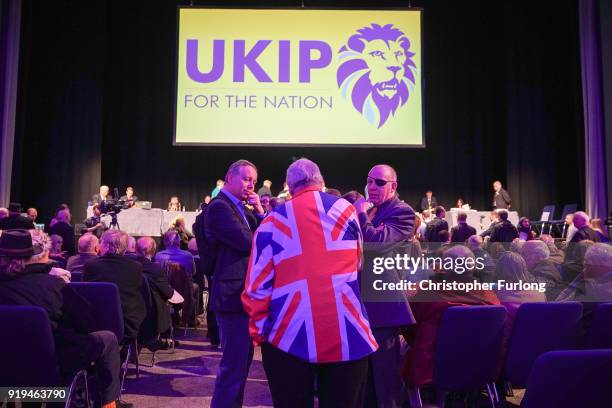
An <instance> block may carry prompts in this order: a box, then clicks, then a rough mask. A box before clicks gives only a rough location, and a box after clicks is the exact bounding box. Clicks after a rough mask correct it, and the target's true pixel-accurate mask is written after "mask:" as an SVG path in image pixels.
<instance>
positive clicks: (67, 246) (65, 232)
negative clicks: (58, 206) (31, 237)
mask: <svg viewBox="0 0 612 408" xmlns="http://www.w3.org/2000/svg"><path fill="white" fill-rule="evenodd" d="M55 219H56V220H57V222H56V223H55V224H54V225H53V226H51V227H49V230H48V231H47V232H48V233H49V235H50V236H53V235H59V236H60V237H62V241H63V243H62V251H64V252H66V254H68V256H72V255H74V254H75V253H76V251H75V244H74V226H72V225H70V219H71V215H70V211H68V210H61V211H59V212H58V213H57V216H56V217H55Z"/></svg>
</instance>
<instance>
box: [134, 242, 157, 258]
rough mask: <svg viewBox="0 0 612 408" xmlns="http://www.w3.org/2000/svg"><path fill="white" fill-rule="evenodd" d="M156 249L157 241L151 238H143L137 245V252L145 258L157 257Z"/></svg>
mask: <svg viewBox="0 0 612 408" xmlns="http://www.w3.org/2000/svg"><path fill="white" fill-rule="evenodd" d="M156 249H157V244H155V240H154V239H153V238H151V237H142V238H140V239H139V240H138V242H137V243H136V251H137V252H138V254H140V255H142V256H144V257H145V258H147V257H150V258H152V257H153V255H155V250H156Z"/></svg>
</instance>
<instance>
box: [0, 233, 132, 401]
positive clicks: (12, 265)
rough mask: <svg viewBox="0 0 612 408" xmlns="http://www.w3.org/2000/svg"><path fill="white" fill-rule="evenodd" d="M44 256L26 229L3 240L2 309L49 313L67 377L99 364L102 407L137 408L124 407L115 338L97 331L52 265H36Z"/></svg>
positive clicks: (82, 304)
mask: <svg viewBox="0 0 612 408" xmlns="http://www.w3.org/2000/svg"><path fill="white" fill-rule="evenodd" d="M42 251H43V248H42V247H40V246H35V245H33V243H32V236H31V235H30V233H29V232H28V231H26V230H13V231H5V232H4V233H3V234H2V236H0V282H1V284H0V304H1V305H21V306H40V307H42V308H43V309H45V311H46V312H47V314H48V317H49V322H50V323H51V329H52V331H53V335H54V338H55V353H56V356H57V362H58V365H59V368H60V372H61V374H62V376H69V375H72V374H74V373H75V372H77V371H79V370H87V369H88V368H89V367H90V365H91V363H94V365H95V374H94V375H95V377H96V384H97V386H96V387H95V389H96V390H97V391H98V395H96V396H95V400H97V401H98V404H99V405H101V406H102V407H103V408H114V407H119V406H122V407H128V406H131V404H124V405H122V404H121V403H119V402H118V398H119V385H120V379H119V370H120V367H119V365H120V363H119V348H118V346H117V339H116V338H115V335H114V334H113V333H112V332H109V331H94V330H95V321H94V315H93V311H92V310H91V306H90V304H89V302H87V300H85V299H84V298H83V297H81V296H80V295H79V294H78V293H77V292H75V291H74V289H73V288H72V287H71V286H69V285H66V282H65V281H64V280H62V279H60V278H58V277H56V276H52V275H50V274H49V273H48V272H49V271H48V269H49V268H50V266H49V265H46V264H39V263H32V262H31V259H32V257H33V256H36V255H39V254H40V253H41V252H42Z"/></svg>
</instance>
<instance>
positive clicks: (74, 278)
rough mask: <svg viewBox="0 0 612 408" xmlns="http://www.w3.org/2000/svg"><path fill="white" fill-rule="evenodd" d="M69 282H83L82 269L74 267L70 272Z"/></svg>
mask: <svg viewBox="0 0 612 408" xmlns="http://www.w3.org/2000/svg"><path fill="white" fill-rule="evenodd" d="M70 282H83V270H82V269H75V270H73V271H71V272H70Z"/></svg>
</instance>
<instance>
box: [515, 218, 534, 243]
mask: <svg viewBox="0 0 612 408" xmlns="http://www.w3.org/2000/svg"><path fill="white" fill-rule="evenodd" d="M516 228H517V229H518V232H519V238H520V239H522V240H523V241H531V240H532V239H536V234H535V232H533V231H532V230H531V221H529V218H527V217H521V219H520V220H519V222H518V225H517V226H516Z"/></svg>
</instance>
